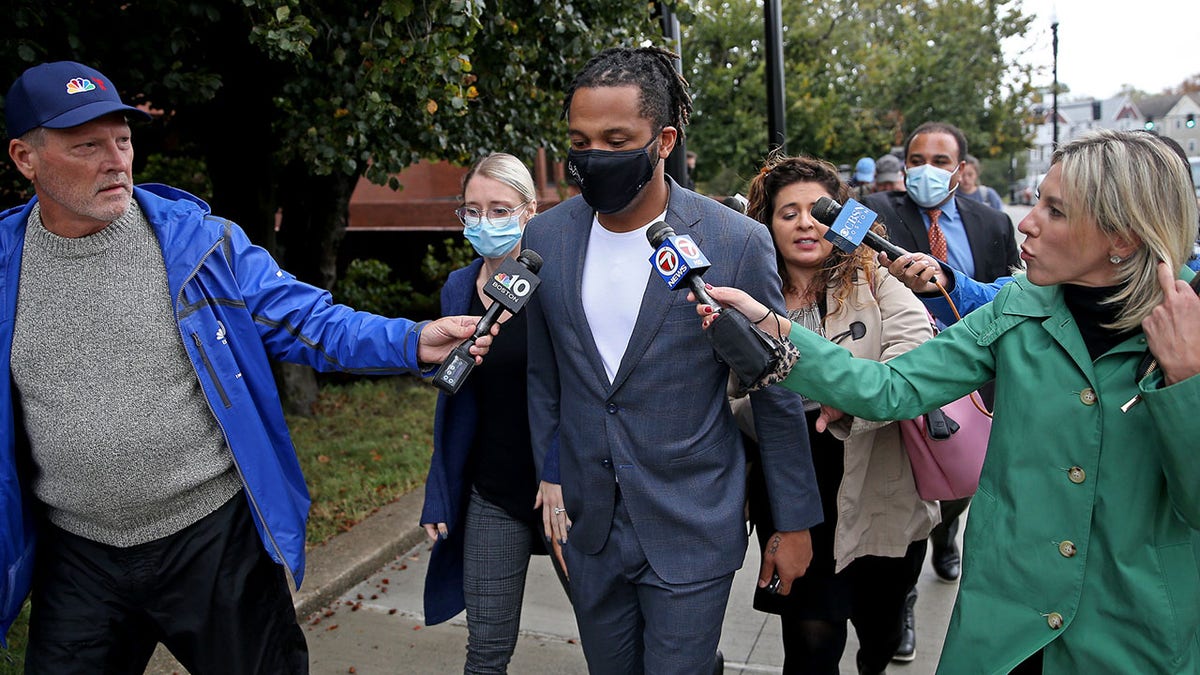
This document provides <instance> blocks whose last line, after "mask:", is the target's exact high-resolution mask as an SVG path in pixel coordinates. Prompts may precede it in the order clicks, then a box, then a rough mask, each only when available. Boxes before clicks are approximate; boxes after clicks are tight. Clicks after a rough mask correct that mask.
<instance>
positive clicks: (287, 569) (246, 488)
mask: <svg viewBox="0 0 1200 675" xmlns="http://www.w3.org/2000/svg"><path fill="white" fill-rule="evenodd" d="M224 241H225V238H224V237H221V238H220V239H218V240H217V241H216V243H215V244H213V245H212V246H211V247H210V248H209V249H208V250H207V251H205V253H204V255H202V256H200V262H198V263H196V266H195V267H193V268H192V271H191V272H189V273H188V275H187V277H185V278H184V280H183V283H182V284H180V286H179V295H178V296H176V298H175V327H176V329H178V330H179V332H180V337H184V336H183V326H182V325H180V323H179V307H180V306H182V305H183V290H184V289H185V288H187V285H188V284H189V283H190V282H191V281H192V279H194V278H195V277H196V275H197V274H199V273H200V268H201V267H203V266H204V263H205V262H207V261H208V257H209V256H211V255H212V254H213V252H214V251H216V250H217V248H218V247H220V246H221V244H222V243H224ZM192 337H193V339H195V341H196V345H197V347H199V349H200V354H201V358H202V359H203V360H204V366H205V368H207V370H208V374H209V378H210V379H212V381H213V383H214V384H215V386H216V387H217V390H218V391H220V392H221V402H222V403H224V404H225V407H227V408H228V407H230V402H229V399H228V398H226V396H225V390H224V389H223V388H221V385H220V384H219V383H218V382H217V379H216V377H215V373H214V372H213V368H212V364H211V363H210V362H209V360H208V356H207V355H206V354H205V353H204V348H203V347H201V346H200V342H199V341H200V338H199V336H197V335H196V334H195V333H193V334H192ZM189 361H190V359H189ZM195 368H196V365H195V363H193V364H192V370H195ZM196 375H197V376H199V373H196ZM204 404H205V405H207V406H208V410H209V412H211V413H212V416H213V419H215V420H216V421H217V426H218V427H220V429H221V436H222V437H223V438H224V439H225V447H227V448H229V457H230V459H232V460H233V468H235V469H237V474H238V480H239V481H241V483H242V492H244V493H245V494H246V499H247V501H249V502H250V507H251V508H252V509H254V513H255V514H256V515H257V516H258V522H259V523H261V524H262V531H263V532H265V533H266V534H267V539H268V540H269V541H270V542H271V548H272V549H274V551H275V557H276V558H278V559H279V562H280V563H281V564H282V566H283V571H284V573H286V574H287V579H288V583H290V584H291V586H292V588H299V587H300V585H299V584H297V583H296V577H295V575H294V574H293V573H292V568H291V566H290V565H288V559H287V557H286V556H285V555H283V551H282V550H281V549H280V548H279V543H278V542H277V541H275V534H274V533H272V532H271V526H270V525H269V524H268V523H267V519H266V518H265V517H264V516H263V513H262V509H261V508H259V506H258V498H257V497H255V496H254V492H253V491H252V490H251V489H250V484H249V483H247V482H246V474H244V473H243V472H242V465H241V463H239V462H238V458H237V454H236V453H234V451H233V445H232V444H231V443H230V442H229V432H228V431H226V430H225V425H224V424H223V423H222V422H221V418H220V417H219V416H218V415H217V411H216V410H213V407H212V402H211V401H209V400H208V397H207V396H205V397H204Z"/></svg>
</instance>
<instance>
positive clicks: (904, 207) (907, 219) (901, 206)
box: [896, 193, 932, 255]
mask: <svg viewBox="0 0 1200 675" xmlns="http://www.w3.org/2000/svg"><path fill="white" fill-rule="evenodd" d="M896 213H898V214H900V222H902V223H904V229H906V230H908V236H910V237H912V241H913V244H915V245H916V248H917V251H918V252H920V253H930V254H931V255H932V253H931V252H930V248H929V233H928V232H926V231H925V220H924V219H923V218H921V211H920V210H919V209H918V208H917V204H916V202H914V201H913V200H911V199H909V198H908V195H907V193H900V194H898V195H897V196H896Z"/></svg>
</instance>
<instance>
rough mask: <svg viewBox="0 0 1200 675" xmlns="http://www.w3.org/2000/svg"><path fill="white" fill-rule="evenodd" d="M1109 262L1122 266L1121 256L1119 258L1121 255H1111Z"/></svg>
mask: <svg viewBox="0 0 1200 675" xmlns="http://www.w3.org/2000/svg"><path fill="white" fill-rule="evenodd" d="M1108 262H1110V263H1112V264H1114V265H1120V264H1121V256H1119V255H1110V256H1108Z"/></svg>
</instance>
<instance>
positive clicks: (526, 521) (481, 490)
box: [421, 153, 566, 673]
mask: <svg viewBox="0 0 1200 675" xmlns="http://www.w3.org/2000/svg"><path fill="white" fill-rule="evenodd" d="M536 212H537V196H536V193H535V192H534V185H533V179H532V178H531V177H530V175H529V170H528V169H527V168H526V167H525V165H524V164H523V163H521V161H520V160H518V159H517V158H516V157H513V156H512V155H508V154H503V153H494V154H491V155H488V156H487V157H484V158H483V159H481V160H480V161H479V162H478V163H477V164H475V166H473V167H472V168H471V170H470V171H468V172H467V174H466V176H465V177H464V178H463V204H462V206H460V207H459V208H458V209H456V210H455V214H456V215H457V216H458V218H459V220H461V221H462V223H463V236H465V237H466V238H467V241H469V242H470V243H471V246H472V247H473V248H474V249H475V252H476V253H478V254H479V257H478V258H476V259H475V260H474V261H472V262H471V264H469V265H467V266H466V267H463V268H461V269H458V270H455V271H453V272H451V273H450V276H449V278H447V279H446V285H445V286H443V287H442V293H441V299H442V314H444V315H452V314H460V313H463V312H468V313H471V314H472V315H475V316H477V315H481V314H483V313H484V312H485V311H486V310H487V308H488V307H489V306H491V304H492V299H491V298H489V297H487V296H486V295H484V293H483V288H484V284H485V283H486V282H487V280H488V279H490V278H491V277H492V275H494V274H495V273H496V270H497V268H499V266H500V264H501V263H502V262H504V260H505V259H506V258H514V259H515V258H516V257H517V254H518V253H519V252H520V249H521V234H522V232H523V231H524V229H525V224H526V223H528V222H529V219H530V218H532V217H533V215H534V214H535V213H536ZM525 316H526V315H525V314H517V315H515V316H514V315H512V314H509V313H508V312H504V313H503V314H502V315H501V318H500V323H501V324H502V327H501V330H500V334H501V336H502V337H498V338H497V339H496V340H495V341H494V342H493V344H492V350H491V352H490V353H489V354H488V358H487V360H485V361H484V363H483V365H481V366H476V367H475V370H474V371H473V373H472V375H471V377H470V379H468V380H467V381H466V382H464V384H463V386H462V389H460V390H459V391H458V393H456V394H454V395H453V396H448V395H447V394H445V393H441V394H439V395H438V402H437V412H436V414H435V420H434V449H433V458H432V462H431V464H430V467H429V478H428V479H427V480H426V483H425V507H424V510H423V511H422V513H421V525H422V527H424V528H425V532H426V533H427V534H428V535H429V538H430V539H432V540H433V541H434V547H433V554H432V556H431V558H430V561H429V570H428V572H427V574H426V577H425V622H426V623H427V624H428V625H434V624H437V623H441V622H443V621H446V620H448V619H450V618H452V617H454V616H456V615H457V614H458V613H459V612H461V611H462V610H463V609H464V607H465V609H466V610H467V634H468V637H467V660H466V665H465V667H464V672H466V673H503V672H506V670H507V668H508V662H509V660H510V659H511V658H512V654H513V649H514V648H515V647H516V643H517V630H518V628H519V626H520V621H521V599H522V596H523V594H524V590H525V575H526V572H527V570H528V567H529V556H530V554H531V553H540V554H545V553H546V552H547V543H546V542H547V541H548V540H547V539H544V538H543V531H544V533H545V536H546V537H549V536H550V528H549V526H548V524H547V523H546V522H544V521H543V514H545V515H546V517H547V520H548V519H549V517H551V516H553V515H560V516H561V514H564V513H565V512H564V511H563V510H562V508H563V506H562V503H563V502H562V490H561V488H560V487H559V486H558V485H556V484H551V483H545V482H541V483H540V484H539V481H538V477H537V475H536V470H535V468H534V463H533V450H532V448H531V445H530V437H529V422H528V416H527V413H526V405H525V389H526V387H525V364H526V354H525V349H526V344H525V343H526V338H525V336H526V329H525ZM553 548H554V551H555V556H553V558H554V559H555V571H556V572H557V573H558V575H559V579H560V581H562V583H563V587H564V588H566V575H565V571H564V570H563V568H562V567H561V563H560V562H559V561H561V553H560V549H559V547H558V543H557V542H554V545H553Z"/></svg>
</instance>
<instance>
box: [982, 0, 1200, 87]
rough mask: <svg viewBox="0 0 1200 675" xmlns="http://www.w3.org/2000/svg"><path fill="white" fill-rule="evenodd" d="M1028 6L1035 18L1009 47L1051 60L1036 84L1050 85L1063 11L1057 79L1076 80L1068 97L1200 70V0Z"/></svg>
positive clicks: (1048, 0) (1167, 82) (1036, 0)
mask: <svg viewBox="0 0 1200 675" xmlns="http://www.w3.org/2000/svg"><path fill="white" fill-rule="evenodd" d="M1023 7H1024V12H1025V14H1027V15H1034V16H1035V17H1036V18H1034V20H1033V23H1032V24H1031V25H1030V27H1029V31H1028V33H1027V34H1026V36H1025V37H1024V39H1023V40H1013V41H1012V42H1011V43H1009V44H1005V45H1004V47H1005V50H1006V52H1007V53H1008V54H1009V57H1010V58H1017V59H1018V60H1019V62H1021V63H1026V64H1029V65H1034V66H1045V70H1044V72H1043V73H1042V74H1040V75H1037V76H1035V79H1034V84H1035V85H1045V86H1049V85H1050V83H1051V82H1052V81H1053V78H1052V76H1051V70H1050V65H1051V63H1052V61H1053V49H1052V46H1051V43H1052V40H1051V31H1050V24H1051V20H1050V17H1051V16H1052V15H1054V14H1055V13H1057V17H1058V81H1059V82H1060V83H1062V84H1064V85H1066V86H1067V87H1069V88H1070V92H1069V93H1068V94H1065V96H1066V97H1067V98H1068V99H1075V98H1086V97H1094V98H1099V99H1104V98H1108V97H1110V96H1113V95H1115V94H1117V93H1119V92H1120V91H1121V87H1122V85H1125V84H1130V85H1133V86H1134V87H1135V88H1137V89H1140V90H1142V91H1145V92H1147V93H1151V94H1157V93H1159V92H1161V91H1162V90H1163V89H1166V88H1167V87H1174V86H1176V85H1178V84H1179V83H1180V82H1182V81H1183V80H1184V79H1186V78H1187V77H1189V76H1191V75H1195V74H1198V73H1200V0H1133V1H1132V2H1118V1H1117V0H1024V3H1023ZM1022 49H1027V51H1025V53H1023V54H1020V55H1019V56H1018V54H1019V53H1020V52H1021V50H1022ZM1060 96H1063V94H1060Z"/></svg>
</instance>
